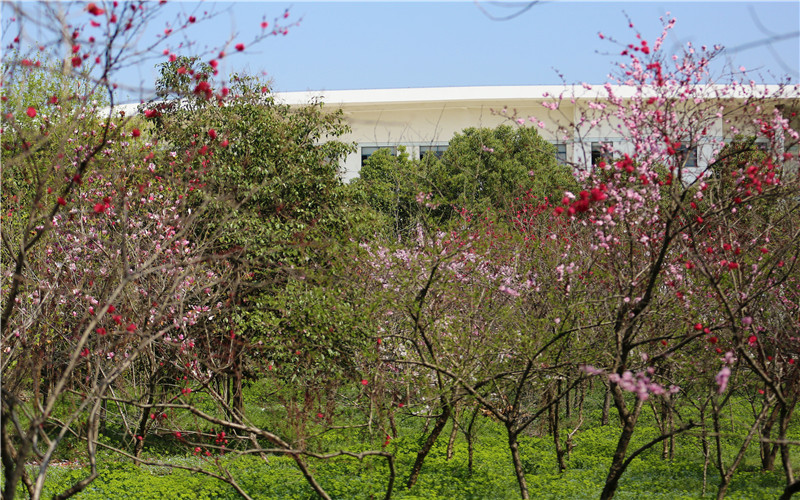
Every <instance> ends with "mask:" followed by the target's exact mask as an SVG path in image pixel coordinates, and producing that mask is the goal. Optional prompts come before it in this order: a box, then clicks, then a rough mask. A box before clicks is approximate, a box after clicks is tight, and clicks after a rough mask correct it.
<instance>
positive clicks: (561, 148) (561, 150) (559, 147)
mask: <svg viewBox="0 0 800 500" xmlns="http://www.w3.org/2000/svg"><path fill="white" fill-rule="evenodd" d="M554 146H555V147H556V161H557V162H558V164H559V165H566V164H567V145H566V144H565V143H563V142H557V143H555V144H554Z"/></svg>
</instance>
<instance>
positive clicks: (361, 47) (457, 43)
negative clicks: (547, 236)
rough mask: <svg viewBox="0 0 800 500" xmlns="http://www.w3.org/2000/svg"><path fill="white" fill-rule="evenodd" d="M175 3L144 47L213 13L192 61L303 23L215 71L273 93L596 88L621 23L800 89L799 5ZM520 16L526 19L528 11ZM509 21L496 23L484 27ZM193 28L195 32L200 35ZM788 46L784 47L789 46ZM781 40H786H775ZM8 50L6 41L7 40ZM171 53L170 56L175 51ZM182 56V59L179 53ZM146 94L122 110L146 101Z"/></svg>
mask: <svg viewBox="0 0 800 500" xmlns="http://www.w3.org/2000/svg"><path fill="white" fill-rule="evenodd" d="M525 6H526V4H525V3H520V2H516V3H515V2H496V1H479V2H471V1H451V2H335V1H329V2H304V1H300V2H298V1H294V2H276V1H270V2H263V1H261V2H254V1H250V2H216V3H214V2H209V3H205V4H202V5H200V6H198V4H197V3H195V2H176V3H174V4H172V5H167V7H166V9H165V11H164V12H163V15H162V16H160V17H158V18H156V19H155V20H154V21H153V22H151V24H150V26H149V29H150V30H149V33H148V34H147V35H146V36H145V37H144V40H146V39H147V38H148V37H154V36H156V35H157V34H158V33H161V32H163V29H164V27H165V26H166V24H167V23H168V22H169V21H171V20H174V18H175V16H176V15H181V14H180V13H181V12H185V13H190V12H194V13H196V14H201V13H202V12H209V13H216V14H217V15H216V17H215V18H214V19H213V20H212V21H211V22H207V23H203V24H202V25H201V26H197V27H195V30H194V31H190V32H189V33H188V34H189V37H190V38H192V39H196V40H199V41H200V42H199V43H198V44H197V45H195V46H194V47H190V48H188V50H187V49H186V48H184V49H183V51H184V52H188V53H199V52H202V51H203V50H204V49H206V48H209V49H210V48H213V47H218V46H220V45H222V44H224V43H225V41H226V40H229V39H230V38H231V37H232V35H233V34H238V36H237V37H236V38H237V39H238V40H242V41H247V40H250V39H252V38H253V37H254V36H256V35H257V34H258V33H260V32H261V27H260V23H261V21H262V19H264V18H265V19H266V20H267V21H269V22H270V25H272V23H273V19H274V18H281V19H282V15H283V13H284V11H285V10H286V9H287V8H288V9H289V17H288V18H287V19H286V20H284V22H289V23H291V22H295V21H298V20H300V23H299V25H298V26H292V27H291V28H290V31H289V33H288V34H287V35H286V36H282V35H278V36H277V37H270V38H267V39H265V40H263V41H262V42H261V43H260V44H258V45H255V46H251V45H248V47H247V50H246V51H245V52H243V53H235V50H232V49H230V48H229V50H228V53H229V54H231V53H234V54H233V55H230V56H228V57H226V58H225V59H223V60H222V64H221V65H220V70H221V72H222V74H223V75H226V74H229V73H231V72H236V71H244V72H248V73H251V74H266V77H267V78H271V79H272V81H273V88H274V89H275V90H278V91H293V90H338V89H359V88H395V87H431V86H432V87H441V86H466V85H541V84H557V83H561V78H560V77H559V74H561V75H563V80H564V81H566V82H568V83H574V82H583V81H586V82H590V83H602V82H604V81H606V76H607V74H608V73H609V72H610V71H611V70H612V63H613V61H615V60H616V57H615V56H614V55H613V54H616V53H618V52H619V50H620V49H619V48H618V46H616V45H614V44H612V43H609V42H608V40H605V41H603V40H600V39H599V37H598V35H597V34H598V32H603V33H604V34H605V35H607V36H612V37H614V38H616V39H618V40H620V41H624V42H626V43H627V42H628V41H632V39H633V37H634V36H635V32H633V30H631V29H629V28H628V20H627V18H626V15H627V16H628V17H630V19H631V20H632V21H633V23H634V24H635V29H636V30H638V31H639V32H641V33H642V35H643V37H644V38H646V39H649V40H652V39H653V38H655V37H656V36H657V35H658V34H659V33H660V23H659V17H660V16H663V15H664V14H665V13H666V12H668V11H669V12H671V14H672V16H674V17H675V18H676V19H677V24H676V27H675V29H674V30H673V31H672V33H671V35H670V38H669V39H668V45H667V46H668V49H669V50H674V51H679V50H681V47H682V46H684V45H685V43H686V42H692V43H694V44H695V45H697V46H699V45H703V44H706V45H714V44H717V43H719V44H722V45H724V46H726V47H727V48H728V49H729V51H728V52H726V53H725V54H724V55H723V57H722V58H721V59H720V62H719V64H718V65H717V66H716V68H715V69H716V71H718V72H723V71H724V69H725V67H726V66H727V67H729V68H730V67H732V68H739V67H740V66H744V67H745V68H747V70H748V71H749V72H750V73H749V74H750V76H751V77H752V79H754V80H756V81H767V82H775V81H777V80H779V79H780V78H781V77H783V76H786V75H788V76H790V77H791V78H792V81H795V82H797V81H798V80H800V69H799V68H798V66H799V65H800V40H798V36H797V32H798V30H800V2H797V1H782V2H766V1H758V2H722V1H717V2H688V1H681V2H675V1H672V2H668V1H637V2H600V1H595V2H572V1H549V2H547V1H542V2H538V3H536V4H535V5H533V6H532V7H530V8H528V9H527V10H524V7H525ZM523 10H524V11H523ZM515 13H518V14H519V15H516V16H515V17H513V18H512V19H509V20H505V21H500V20H493V19H492V18H491V17H507V16H511V15H513V14H515ZM198 24H200V23H198ZM792 33H793V34H794V36H788V35H790V34H792ZM781 37H786V39H784V40H780V38H781ZM4 39H5V36H4ZM174 45H176V44H173V48H175V47H174ZM176 52H177V51H176ZM154 76H155V73H154V71H153V61H150V62H148V63H145V64H141V65H139V66H136V67H131V68H127V69H126V70H125V71H124V72H123V73H121V74H120V75H119V78H120V80H121V81H124V82H128V83H132V84H134V85H136V84H141V85H142V86H143V87H145V89H151V88H152V85H153V80H154ZM146 94H148V91H147V90H145V91H143V92H138V93H136V95H128V96H126V98H125V99H124V100H126V101H131V100H133V101H136V100H139V99H141V98H143V97H148V96H147V95H146Z"/></svg>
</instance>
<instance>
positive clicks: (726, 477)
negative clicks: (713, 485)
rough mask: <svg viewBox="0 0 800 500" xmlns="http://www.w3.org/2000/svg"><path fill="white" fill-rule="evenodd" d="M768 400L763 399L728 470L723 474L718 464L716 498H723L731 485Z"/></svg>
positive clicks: (767, 406) (767, 407) (761, 418)
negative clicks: (718, 476)
mask: <svg viewBox="0 0 800 500" xmlns="http://www.w3.org/2000/svg"><path fill="white" fill-rule="evenodd" d="M771 406H772V405H771V402H770V401H764V408H763V409H762V410H761V413H759V414H758V416H757V417H756V420H755V422H753V425H752V426H750V432H748V433H747V437H746V438H745V439H744V442H743V443H742V445H741V447H740V448H739V453H738V454H737V455H736V458H734V459H733V463H731V466H730V467H729V468H728V470H727V471H726V472H725V473H724V474H723V469H724V465H723V464H722V463H720V464H719V471H720V480H719V487H718V488H717V500H722V499H723V498H725V493H727V491H728V487H729V486H730V485H731V480H732V479H733V474H734V473H735V472H736V469H737V468H738V467H739V464H740V463H741V461H742V459H743V458H744V454H745V452H746V451H747V448H748V446H750V442H751V441H752V440H753V438H754V437H755V435H756V432H757V431H758V428H759V426H760V425H761V422H762V421H763V420H764V418H766V416H767V412H768V411H769V410H770V408H771ZM715 420H716V421H718V420H719V419H718V418H716V417H715ZM715 427H716V428H717V429H716V430H717V432H719V425H716V426H715ZM717 443H718V444H717V446H718V447H719V446H720V445H719V438H717Z"/></svg>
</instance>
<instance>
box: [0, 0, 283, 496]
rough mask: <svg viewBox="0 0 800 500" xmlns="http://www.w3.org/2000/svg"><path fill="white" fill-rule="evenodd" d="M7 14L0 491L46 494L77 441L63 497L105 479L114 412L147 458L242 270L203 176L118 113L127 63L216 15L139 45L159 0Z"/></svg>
mask: <svg viewBox="0 0 800 500" xmlns="http://www.w3.org/2000/svg"><path fill="white" fill-rule="evenodd" d="M162 4H163V2H162ZM5 8H6V7H5V6H4V9H5ZM8 8H9V9H10V10H13V12H14V15H13V16H12V17H10V18H6V21H7V23H8V26H7V27H6V29H4V33H5V34H6V35H7V36H8V34H11V37H14V39H13V41H11V42H10V45H11V47H13V48H16V49H17V52H15V55H14V58H13V59H11V60H4V65H3V70H4V71H3V97H2V101H3V117H2V119H3V125H2V126H3V130H2V132H3V137H2V145H3V150H2V158H3V165H4V174H5V175H4V190H3V200H4V208H5V209H6V212H5V213H4V214H3V226H2V239H3V248H2V252H3V254H2V256H3V260H4V261H5V262H6V263H8V265H7V266H5V268H6V269H7V272H4V275H3V281H2V318H0V323H1V324H2V327H0V328H2V352H3V359H2V443H1V444H2V462H3V468H4V478H5V481H4V491H3V498H14V495H15V491H16V488H17V486H18V485H19V484H20V481H21V482H22V483H23V484H24V485H25V487H26V488H27V490H28V494H29V495H30V496H31V497H32V498H39V497H40V495H41V494H42V489H43V486H44V480H45V477H46V474H47V471H48V467H49V465H50V462H51V459H52V457H53V455H54V453H55V452H56V450H58V449H59V447H60V446H61V445H62V444H63V442H64V440H65V439H67V438H68V437H70V436H72V435H74V436H78V437H80V438H81V439H83V440H84V441H85V443H86V448H87V459H88V462H89V466H90V473H89V475H88V477H86V478H84V479H81V480H80V481H77V482H76V483H75V484H73V485H71V486H70V487H69V488H67V490H65V491H64V492H62V493H61V494H60V495H59V497H60V498H66V497H68V496H71V495H73V494H75V493H77V492H79V491H81V490H82V489H83V488H85V487H86V486H87V485H88V484H89V483H90V482H91V481H92V480H94V478H95V477H97V474H98V471H97V460H96V457H97V453H96V452H97V447H98V446H99V445H100V443H99V433H100V431H101V429H102V428H103V427H104V426H105V425H106V422H107V421H112V420H114V421H119V422H121V423H120V425H122V426H123V428H124V432H125V434H126V435H127V436H128V438H129V439H130V441H131V447H132V448H133V449H134V452H133V453H134V455H138V453H139V452H140V451H141V442H142V441H143V440H144V438H145V433H146V431H147V429H148V428H149V426H150V425H149V424H148V421H149V420H156V419H155V418H152V419H151V418H150V417H151V416H153V417H154V415H152V414H149V413H148V412H147V410H151V409H152V408H154V407H155V404H156V403H157V402H158V401H159V398H160V399H161V400H163V399H164V398H166V400H168V401H175V399H176V398H180V397H182V396H185V395H186V394H188V393H189V392H190V391H189V388H188V387H187V385H186V383H183V384H181V383H180V380H181V377H183V380H186V375H185V373H186V372H189V373H191V372H194V373H198V369H199V366H198V365H197V363H196V362H192V361H191V360H186V359H185V357H186V356H187V353H191V352H192V351H193V350H194V349H195V348H196V347H197V338H196V335H197V333H198V332H197V330H198V328H199V325H202V324H204V322H206V323H207V322H213V320H214V319H215V317H216V318H217V319H218V318H219V315H220V314H221V313H222V311H223V309H226V308H228V307H229V306H230V302H229V301H228V298H229V297H228V295H229V290H230V289H231V288H233V287H235V283H236V281H237V280H238V279H239V275H238V274H237V273H234V272H232V266H231V265H230V261H229V256H228V255H226V254H224V253H221V252H219V248H218V246H217V245H216V244H215V241H217V240H218V239H219V238H220V233H219V231H218V230H217V231H216V232H215V231H210V232H209V231H206V232H204V233H201V232H198V228H199V227H200V226H199V225H198V221H199V220H200V218H201V216H202V215H203V214H205V213H206V212H207V209H208V202H207V201H204V200H200V201H197V200H190V198H189V197H190V195H191V194H192V192H193V191H194V190H195V189H196V187H197V186H198V185H202V183H203V180H202V176H203V174H204V172H202V171H198V170H196V169H195V168H193V167H194V166H193V164H192V163H191V161H187V159H186V157H178V154H177V152H176V151H170V150H168V149H167V150H165V149H164V148H163V147H161V146H160V145H159V144H157V142H155V141H152V142H149V141H148V140H147V139H146V136H147V135H148V131H147V128H146V127H145V126H144V125H143V124H142V123H141V121H139V120H138V119H133V118H131V117H126V116H125V114H124V113H117V108H115V106H114V105H115V101H116V96H117V91H118V85H117V83H115V76H116V72H117V71H118V70H119V69H120V68H121V67H123V66H124V65H126V64H135V63H138V62H139V61H141V60H145V59H146V58H149V57H153V56H154V55H155V51H156V50H159V51H161V50H162V49H163V56H164V57H167V58H169V59H173V58H176V57H177V56H176V55H175V54H173V53H172V51H171V47H170V45H171V43H170V40H171V37H174V36H175V35H176V34H178V33H180V32H181V31H183V30H186V29H187V27H188V26H190V25H193V24H194V23H196V22H197V21H198V18H199V20H201V21H202V20H204V19H207V18H209V17H210V16H209V15H207V14H203V15H197V16H196V15H185V14H181V15H180V17H179V18H178V19H176V20H175V23H174V26H179V28H175V29H168V30H166V31H165V32H164V34H163V35H162V36H159V37H157V39H156V40H155V41H153V42H152V44H150V45H146V46H144V47H142V46H141V45H139V46H137V45H135V44H133V40H135V39H136V38H137V37H138V36H139V34H140V33H141V32H142V31H143V30H144V28H145V26H146V25H147V24H148V22H150V21H151V20H152V19H153V18H154V16H156V15H158V14H159V11H160V5H156V4H149V3H145V2H131V3H124V4H123V5H120V4H118V3H117V2H113V3H111V2H109V3H107V4H106V3H103V4H99V5H98V4H95V3H89V4H87V5H82V4H76V5H52V4H28V5H24V4H23V5H13V6H9V7H8ZM287 15H288V14H287ZM45 19H46V20H47V22H46V23H45V26H48V27H51V28H52V29H53V30H52V31H51V32H48V31H47V30H44V33H45V34H44V35H43V36H44V37H45V39H40V40H38V44H37V45H38V50H37V49H36V48H34V49H33V50H32V51H31V52H32V53H31V54H28V53H24V51H25V50H27V49H25V47H26V45H25V44H26V43H28V42H30V40H26V36H27V31H26V28H27V27H28V26H29V25H31V24H33V23H38V22H41V21H43V20H45ZM48 23H49V24H48ZM267 24H268V23H266V22H263V23H262V28H266V26H267ZM285 29H286V28H281V27H276V28H275V29H274V30H273V31H270V30H266V29H265V31H264V33H263V35H262V36H260V37H259V39H261V38H264V37H267V36H270V35H272V34H277V33H279V32H285ZM256 41H258V40H256ZM235 47H236V50H238V51H243V50H245V45H244V44H241V43H239V44H236V46H235ZM65 48H66V55H65V54H63V50H64V49H65ZM54 57H55V58H59V59H61V60H63V61H64V65H63V68H61V67H58V66H55V65H54V64H53V63H52V58H54ZM103 105H105V106H106V107H103V108H101V106H103ZM197 149H198V150H199V149H201V148H197ZM181 153H189V156H190V157H191V156H193V155H196V152H194V151H181ZM234 203H241V200H238V201H237V200H234ZM188 356H189V357H191V354H188ZM176 375H177V377H178V380H175V378H174V377H175V376H176ZM137 376H138V377H140V378H143V379H144V380H145V381H146V382H145V383H143V384H141V385H139V384H138V383H137V382H139V381H141V380H139V381H137ZM198 376H199V375H198ZM170 378H172V382H166V381H167V380H169V379H170ZM141 401H146V403H145V404H144V405H142V404H141V403H140V402H141ZM112 408H116V410H112ZM116 412H118V414H119V415H118V416H119V420H117V417H116V416H115V415H114V413H116ZM167 418H168V415H167V414H166V413H164V414H163V415H161V416H160V417H158V419H157V420H159V421H161V420H164V419H167ZM137 420H138V421H139V424H138V425H137V424H136V421H137ZM117 451H119V452H120V453H123V454H126V452H125V451H124V450H117ZM30 460H35V461H36V463H37V469H36V472H35V473H34V474H33V475H31V474H30V473H29V472H28V470H27V469H26V468H25V464H26V463H28V462H29V461H30ZM212 474H213V473H212Z"/></svg>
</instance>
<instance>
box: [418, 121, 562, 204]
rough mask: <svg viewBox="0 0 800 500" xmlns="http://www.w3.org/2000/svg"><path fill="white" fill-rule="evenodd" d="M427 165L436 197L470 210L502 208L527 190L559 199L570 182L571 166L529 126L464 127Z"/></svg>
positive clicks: (540, 197)
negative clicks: (559, 160)
mask: <svg viewBox="0 0 800 500" xmlns="http://www.w3.org/2000/svg"><path fill="white" fill-rule="evenodd" d="M423 163H425V161H423ZM428 168H429V174H428V178H429V181H430V183H431V185H432V186H434V188H435V189H436V192H437V194H439V195H440V197H441V199H437V201H439V202H440V203H441V204H442V205H451V206H456V207H458V208H466V209H467V210H469V211H471V212H481V211H482V210H484V209H486V208H488V207H493V208H495V209H498V210H505V209H507V208H508V207H509V206H510V205H511V203H512V202H513V200H514V198H515V197H517V196H519V195H520V194H523V193H526V192H530V193H531V194H532V195H533V196H535V197H537V198H539V199H542V200H543V199H544V198H545V197H548V198H549V199H551V200H553V199H558V198H560V196H561V194H562V193H563V192H564V191H565V190H570V189H572V188H573V186H574V185H575V182H574V179H573V176H572V172H571V169H570V167H568V166H565V165H560V164H559V163H558V162H557V161H556V155H555V146H553V145H552V144H550V143H548V142H547V141H545V140H544V139H543V138H542V137H541V136H539V134H538V133H537V132H536V129H534V128H531V127H516V128H514V127H511V126H509V125H501V126H499V127H497V128H495V129H485V128H483V129H477V128H468V129H466V130H464V131H463V132H462V133H460V134H456V135H455V136H454V137H453V138H452V139H451V140H450V143H449V145H448V147H447V151H445V153H444V155H443V156H442V158H441V160H440V161H432V162H431V163H430V165H429V167H428Z"/></svg>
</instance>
